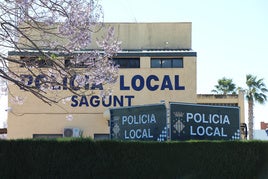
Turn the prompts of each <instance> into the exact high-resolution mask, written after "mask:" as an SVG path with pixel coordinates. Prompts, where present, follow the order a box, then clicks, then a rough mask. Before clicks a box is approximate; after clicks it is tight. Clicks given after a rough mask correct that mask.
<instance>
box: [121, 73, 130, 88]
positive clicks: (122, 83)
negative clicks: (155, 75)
mask: <svg viewBox="0 0 268 179" xmlns="http://www.w3.org/2000/svg"><path fill="white" fill-rule="evenodd" d="M119 79H120V80H119V82H120V90H130V87H129V86H125V79H124V76H123V75H120V77H119Z"/></svg>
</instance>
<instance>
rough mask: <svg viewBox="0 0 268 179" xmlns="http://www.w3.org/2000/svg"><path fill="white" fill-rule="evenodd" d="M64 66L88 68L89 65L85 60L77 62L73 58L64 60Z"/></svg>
mask: <svg viewBox="0 0 268 179" xmlns="http://www.w3.org/2000/svg"><path fill="white" fill-rule="evenodd" d="M64 66H65V67H67V68H87V67H88V66H89V65H86V64H85V63H84V62H76V61H74V60H72V59H71V58H67V59H65V60H64Z"/></svg>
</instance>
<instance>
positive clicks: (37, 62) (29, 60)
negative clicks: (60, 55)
mask: <svg viewBox="0 0 268 179" xmlns="http://www.w3.org/2000/svg"><path fill="white" fill-rule="evenodd" d="M52 66H53V61H52V60H51V59H48V58H41V57H21V61H20V67H38V68H48V67H52Z"/></svg>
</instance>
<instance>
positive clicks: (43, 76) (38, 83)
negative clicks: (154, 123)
mask: <svg viewBox="0 0 268 179" xmlns="http://www.w3.org/2000/svg"><path fill="white" fill-rule="evenodd" d="M43 78H45V75H38V76H37V77H36V78H35V81H34V82H35V86H36V88H38V89H40V87H41V84H42V83H43V82H42V79H43Z"/></svg>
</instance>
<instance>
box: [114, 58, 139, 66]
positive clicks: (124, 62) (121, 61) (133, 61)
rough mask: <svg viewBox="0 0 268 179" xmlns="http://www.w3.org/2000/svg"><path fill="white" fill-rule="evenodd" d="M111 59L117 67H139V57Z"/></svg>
mask: <svg viewBox="0 0 268 179" xmlns="http://www.w3.org/2000/svg"><path fill="white" fill-rule="evenodd" d="M113 61H114V62H115V64H116V65H119V68H140V59H139V58H113Z"/></svg>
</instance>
